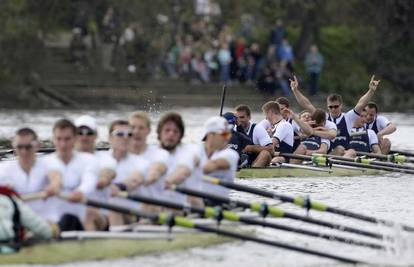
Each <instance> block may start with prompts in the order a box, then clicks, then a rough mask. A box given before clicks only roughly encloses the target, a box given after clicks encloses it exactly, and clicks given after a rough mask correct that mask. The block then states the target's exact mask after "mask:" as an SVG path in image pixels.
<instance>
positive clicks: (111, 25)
mask: <svg viewBox="0 0 414 267" xmlns="http://www.w3.org/2000/svg"><path fill="white" fill-rule="evenodd" d="M114 13H115V12H114V9H113V8H112V7H109V8H108V9H107V10H106V13H105V16H104V18H103V20H102V68H103V69H104V70H106V71H110V72H113V71H115V69H114V67H113V66H112V53H113V51H114V47H115V43H116V42H117V39H118V36H117V26H118V23H117V21H116V18H115V14H114Z"/></svg>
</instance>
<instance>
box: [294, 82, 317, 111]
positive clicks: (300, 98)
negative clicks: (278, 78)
mask: <svg viewBox="0 0 414 267" xmlns="http://www.w3.org/2000/svg"><path fill="white" fill-rule="evenodd" d="M289 81H290V89H291V90H292V93H293V95H294V96H295V98H296V101H297V102H298V104H299V105H300V106H301V107H302V108H304V109H306V110H308V111H309V112H310V113H313V112H314V111H315V110H316V108H315V106H314V105H313V104H312V103H311V102H310V101H309V99H308V98H307V97H306V96H304V95H303V94H302V93H301V92H300V91H299V82H298V79H297V78H296V76H295V75H293V80H292V79H289Z"/></svg>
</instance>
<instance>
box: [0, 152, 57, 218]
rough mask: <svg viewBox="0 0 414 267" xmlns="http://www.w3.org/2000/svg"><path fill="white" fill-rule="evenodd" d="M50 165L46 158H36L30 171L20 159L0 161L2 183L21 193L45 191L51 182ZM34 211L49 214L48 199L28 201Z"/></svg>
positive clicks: (0, 180)
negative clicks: (24, 167)
mask: <svg viewBox="0 0 414 267" xmlns="http://www.w3.org/2000/svg"><path fill="white" fill-rule="evenodd" d="M47 174H48V167H47V165H46V163H45V160H44V158H40V157H38V158H36V161H35V163H34V165H33V167H32V168H31V170H30V172H29V173H26V172H25V171H24V170H23V169H22V168H21V166H20V164H19V161H18V160H9V161H4V162H1V163H0V185H7V186H10V187H12V188H13V189H14V190H15V191H16V192H17V193H19V194H20V195H24V194H27V193H36V192H40V191H43V190H44V189H45V188H46V186H47V185H48V184H49V179H48V176H47ZM26 203H27V204H28V205H29V206H30V207H31V208H32V209H33V211H34V212H36V213H37V214H39V215H40V216H45V215H46V214H47V207H46V206H45V204H46V200H43V199H41V200H32V201H29V202H26Z"/></svg>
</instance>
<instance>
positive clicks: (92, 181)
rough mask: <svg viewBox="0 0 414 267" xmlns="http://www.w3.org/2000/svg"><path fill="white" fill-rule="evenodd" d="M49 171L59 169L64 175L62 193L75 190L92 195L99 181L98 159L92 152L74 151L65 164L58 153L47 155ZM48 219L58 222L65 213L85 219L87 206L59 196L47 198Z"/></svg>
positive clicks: (46, 160)
mask: <svg viewBox="0 0 414 267" xmlns="http://www.w3.org/2000/svg"><path fill="white" fill-rule="evenodd" d="M44 159H45V162H46V164H47V167H48V171H58V172H60V173H61V175H62V189H61V192H62V193H70V192H73V191H75V190H79V191H81V192H82V193H83V194H85V195H86V196H88V197H89V196H90V195H91V193H93V192H94V191H95V190H96V184H97V181H98V171H99V167H98V161H97V159H96V157H95V156H94V155H92V154H90V153H84V152H73V156H72V159H71V161H70V162H69V163H68V164H65V163H64V162H63V161H62V160H61V159H60V158H59V157H58V155H57V153H56V152H55V153H52V154H50V155H47V156H45V158H44ZM47 206H48V209H49V211H50V212H48V213H49V214H48V219H50V220H51V221H52V222H57V221H58V220H59V219H60V217H61V216H62V215H63V214H65V213H68V214H73V215H75V216H77V217H78V218H79V219H80V220H84V218H85V211H86V207H85V205H82V204H77V203H71V202H67V201H65V200H62V199H60V198H57V197H52V198H49V199H48V200H47Z"/></svg>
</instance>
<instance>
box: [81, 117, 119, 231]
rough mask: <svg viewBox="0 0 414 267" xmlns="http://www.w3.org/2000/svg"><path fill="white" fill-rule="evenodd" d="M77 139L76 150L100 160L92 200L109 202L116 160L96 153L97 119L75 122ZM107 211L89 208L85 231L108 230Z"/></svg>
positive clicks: (83, 118) (84, 118)
mask: <svg viewBox="0 0 414 267" xmlns="http://www.w3.org/2000/svg"><path fill="white" fill-rule="evenodd" d="M75 126H76V130H77V138H76V144H75V148H76V150H77V151H79V152H86V153H90V154H92V155H94V156H95V157H96V159H97V160H98V167H99V171H98V177H99V179H98V183H97V185H96V191H95V192H93V193H92V194H90V195H89V196H90V198H92V199H96V200H100V201H104V202H107V201H108V200H109V198H110V195H111V190H110V187H109V185H110V184H111V182H112V180H113V179H114V178H115V175H116V173H115V171H116V160H115V159H113V158H111V157H105V156H103V155H104V154H105V153H101V151H96V139H97V136H98V125H97V123H96V119H95V118H93V117H91V116H89V115H82V116H80V117H79V118H77V119H76V120H75ZM107 214H108V212H107V211H106V210H102V209H97V208H93V207H87V210H86V218H85V223H84V226H85V230H88V231H94V230H106V229H108V227H109V218H108V216H107Z"/></svg>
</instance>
